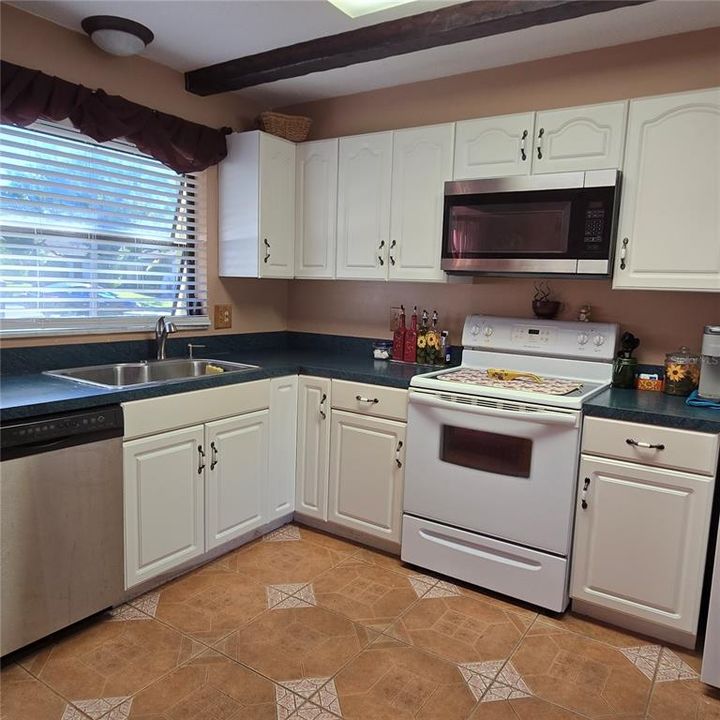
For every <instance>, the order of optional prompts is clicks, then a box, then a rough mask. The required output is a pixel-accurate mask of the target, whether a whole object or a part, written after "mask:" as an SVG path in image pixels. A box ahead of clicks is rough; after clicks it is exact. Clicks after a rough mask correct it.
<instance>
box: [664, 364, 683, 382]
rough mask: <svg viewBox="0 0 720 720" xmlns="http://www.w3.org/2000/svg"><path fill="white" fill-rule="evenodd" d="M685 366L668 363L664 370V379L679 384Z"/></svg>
mask: <svg viewBox="0 0 720 720" xmlns="http://www.w3.org/2000/svg"><path fill="white" fill-rule="evenodd" d="M685 367H686V366H685V365H680V364H679V363H670V364H669V365H668V366H667V367H666V368H665V377H666V378H667V379H668V380H669V381H670V382H675V383H676V382H680V381H681V380H682V379H683V378H684V377H685Z"/></svg>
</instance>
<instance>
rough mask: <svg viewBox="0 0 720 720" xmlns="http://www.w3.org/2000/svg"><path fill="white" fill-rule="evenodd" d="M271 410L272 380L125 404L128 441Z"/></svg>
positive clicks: (126, 436) (124, 412) (126, 437)
mask: <svg viewBox="0 0 720 720" xmlns="http://www.w3.org/2000/svg"><path fill="white" fill-rule="evenodd" d="M269 407H270V381H269V380H255V381H252V382H247V383H238V384H237V385H224V386H223V387H216V388H208V389H207V390H194V391H191V392H184V393H177V394H175V395H166V396H165V397H158V398H148V399H147V400H135V401H133V402H128V403H123V406H122V408H123V414H124V416H125V439H126V440H129V439H130V438H136V437H142V436H144V435H153V434H155V433H159V432H165V431H166V430H174V429H175V428H181V427H188V426H189V425H198V424H200V423H206V422H210V421H211V420H219V419H220V418H225V417H231V416H233V415H242V414H243V413H249V412H254V411H255V410H265V409H266V408H269Z"/></svg>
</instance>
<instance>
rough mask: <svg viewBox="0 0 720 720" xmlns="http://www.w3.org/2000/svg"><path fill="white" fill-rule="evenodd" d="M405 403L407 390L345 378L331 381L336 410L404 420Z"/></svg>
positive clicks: (405, 413) (333, 403)
mask: <svg viewBox="0 0 720 720" xmlns="http://www.w3.org/2000/svg"><path fill="white" fill-rule="evenodd" d="M358 398H360V399H358ZM407 403H408V394H407V390H398V389H397V388H389V387H383V386H381V385H368V384H365V383H357V382H348V381H347V380H333V381H332V406H333V407H334V408H336V409H337V410H349V411H350V412H356V413H362V414H363V415H372V416H373V417H384V418H389V419H390V420H400V421H402V422H405V421H406V420H407Z"/></svg>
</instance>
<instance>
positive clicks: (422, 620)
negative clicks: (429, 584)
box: [386, 590, 532, 663]
mask: <svg viewBox="0 0 720 720" xmlns="http://www.w3.org/2000/svg"><path fill="white" fill-rule="evenodd" d="M431 595H432V590H431V591H430V592H429V593H428V594H427V595H425V596H424V597H423V598H421V599H420V600H419V601H418V602H417V603H415V605H413V606H412V607H411V608H410V609H409V610H408V611H407V612H406V613H404V614H403V615H402V617H401V618H400V619H399V620H397V621H396V622H395V623H393V625H392V626H391V627H390V628H389V629H388V630H386V633H387V634H389V635H391V636H392V637H395V638H397V639H399V640H403V641H404V642H407V643H409V644H411V645H414V646H416V647H419V648H421V649H423V650H427V651H428V652H432V653H434V654H436V655H440V656H441V657H443V658H444V659H446V660H449V661H450V662H453V663H468V662H477V661H483V660H505V659H506V658H508V657H509V656H510V654H511V653H512V651H513V650H514V649H515V647H516V646H517V644H518V642H520V639H521V638H522V636H523V635H524V633H525V631H526V630H527V629H528V627H529V626H530V624H531V623H532V618H528V617H527V616H524V615H518V614H516V613H512V612H508V611H506V610H503V609H501V608H500V607H498V606H496V605H491V604H489V603H487V602H482V601H480V600H475V599H473V598H472V597H469V596H467V595H449V596H445V597H432V596H431Z"/></svg>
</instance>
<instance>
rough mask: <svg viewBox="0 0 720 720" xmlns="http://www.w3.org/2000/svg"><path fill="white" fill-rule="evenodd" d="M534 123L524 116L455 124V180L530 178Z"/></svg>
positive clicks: (530, 115)
mask: <svg viewBox="0 0 720 720" xmlns="http://www.w3.org/2000/svg"><path fill="white" fill-rule="evenodd" d="M534 120H535V116H534V114H533V113H522V114H519V115H501V116H499V117H488V118H478V119H477V120H463V121H462V122H459V123H456V124H455V168H454V178H455V179H456V180H472V179H473V178H490V177H499V176H501V175H527V174H529V173H530V166H531V164H532V163H531V158H530V155H531V153H532V146H533V140H532V139H533V127H534Z"/></svg>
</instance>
